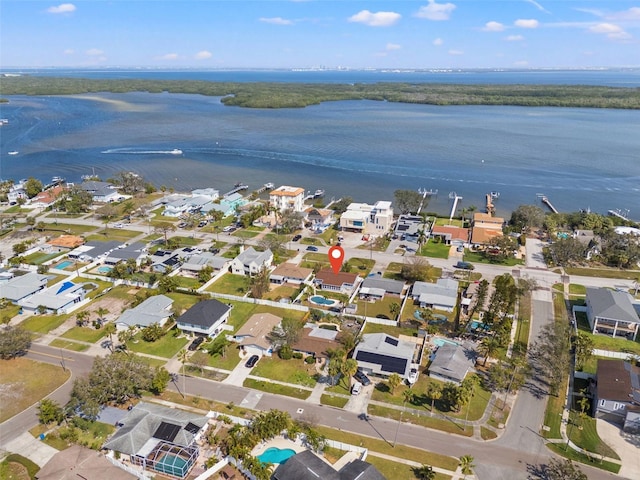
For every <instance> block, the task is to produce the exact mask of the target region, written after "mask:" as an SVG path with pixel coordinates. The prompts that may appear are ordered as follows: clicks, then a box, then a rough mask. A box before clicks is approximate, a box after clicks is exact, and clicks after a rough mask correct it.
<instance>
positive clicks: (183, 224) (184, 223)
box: [178, 222, 187, 228]
mask: <svg viewBox="0 0 640 480" xmlns="http://www.w3.org/2000/svg"><path fill="white" fill-rule="evenodd" d="M186 226H187V222H180V223H179V224H178V228H184V227H186Z"/></svg>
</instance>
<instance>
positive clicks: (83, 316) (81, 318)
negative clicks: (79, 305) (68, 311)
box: [76, 310, 89, 327]
mask: <svg viewBox="0 0 640 480" xmlns="http://www.w3.org/2000/svg"><path fill="white" fill-rule="evenodd" d="M88 318H89V312H87V311H86V310H83V311H82V312H78V313H76V323H77V324H78V326H79V327H84V326H85V324H86V323H87V319H88Z"/></svg>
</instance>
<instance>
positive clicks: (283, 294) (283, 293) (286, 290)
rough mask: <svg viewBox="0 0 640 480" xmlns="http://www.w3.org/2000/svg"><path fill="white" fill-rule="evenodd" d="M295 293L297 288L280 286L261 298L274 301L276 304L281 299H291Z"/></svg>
mask: <svg viewBox="0 0 640 480" xmlns="http://www.w3.org/2000/svg"><path fill="white" fill-rule="evenodd" d="M297 291H298V288H296V287H290V286H288V285H280V286H278V287H276V288H274V289H273V290H270V291H269V292H268V293H267V294H265V295H264V296H263V297H262V298H264V299H265V300H274V301H276V302H277V301H278V300H279V299H281V298H291V297H292V296H293V295H294V294H295V293H296V292H297Z"/></svg>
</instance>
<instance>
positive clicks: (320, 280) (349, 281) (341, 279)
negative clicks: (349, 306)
mask: <svg viewBox="0 0 640 480" xmlns="http://www.w3.org/2000/svg"><path fill="white" fill-rule="evenodd" d="M361 280H362V279H361V278H360V277H359V276H358V275H357V274H356V273H348V272H338V273H333V270H329V269H323V270H320V271H319V272H318V273H316V278H315V279H314V280H313V283H314V284H315V285H316V286H317V287H318V288H320V289H322V290H329V291H332V292H339V293H343V294H345V295H347V296H349V297H351V294H352V293H353V292H354V291H355V289H356V287H357V286H358V284H359V283H360V281H361Z"/></svg>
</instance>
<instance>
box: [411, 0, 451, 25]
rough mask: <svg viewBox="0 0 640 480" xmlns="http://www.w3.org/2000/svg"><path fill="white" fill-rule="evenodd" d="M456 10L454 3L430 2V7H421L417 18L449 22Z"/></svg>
mask: <svg viewBox="0 0 640 480" xmlns="http://www.w3.org/2000/svg"><path fill="white" fill-rule="evenodd" d="M455 9H456V6H455V5H454V4H453V3H436V2H435V0H429V5H426V6H424V7H420V9H419V10H418V12H417V13H416V14H415V16H416V17H418V18H426V19H427V20H449V17H451V14H452V13H453V11H454V10H455Z"/></svg>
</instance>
